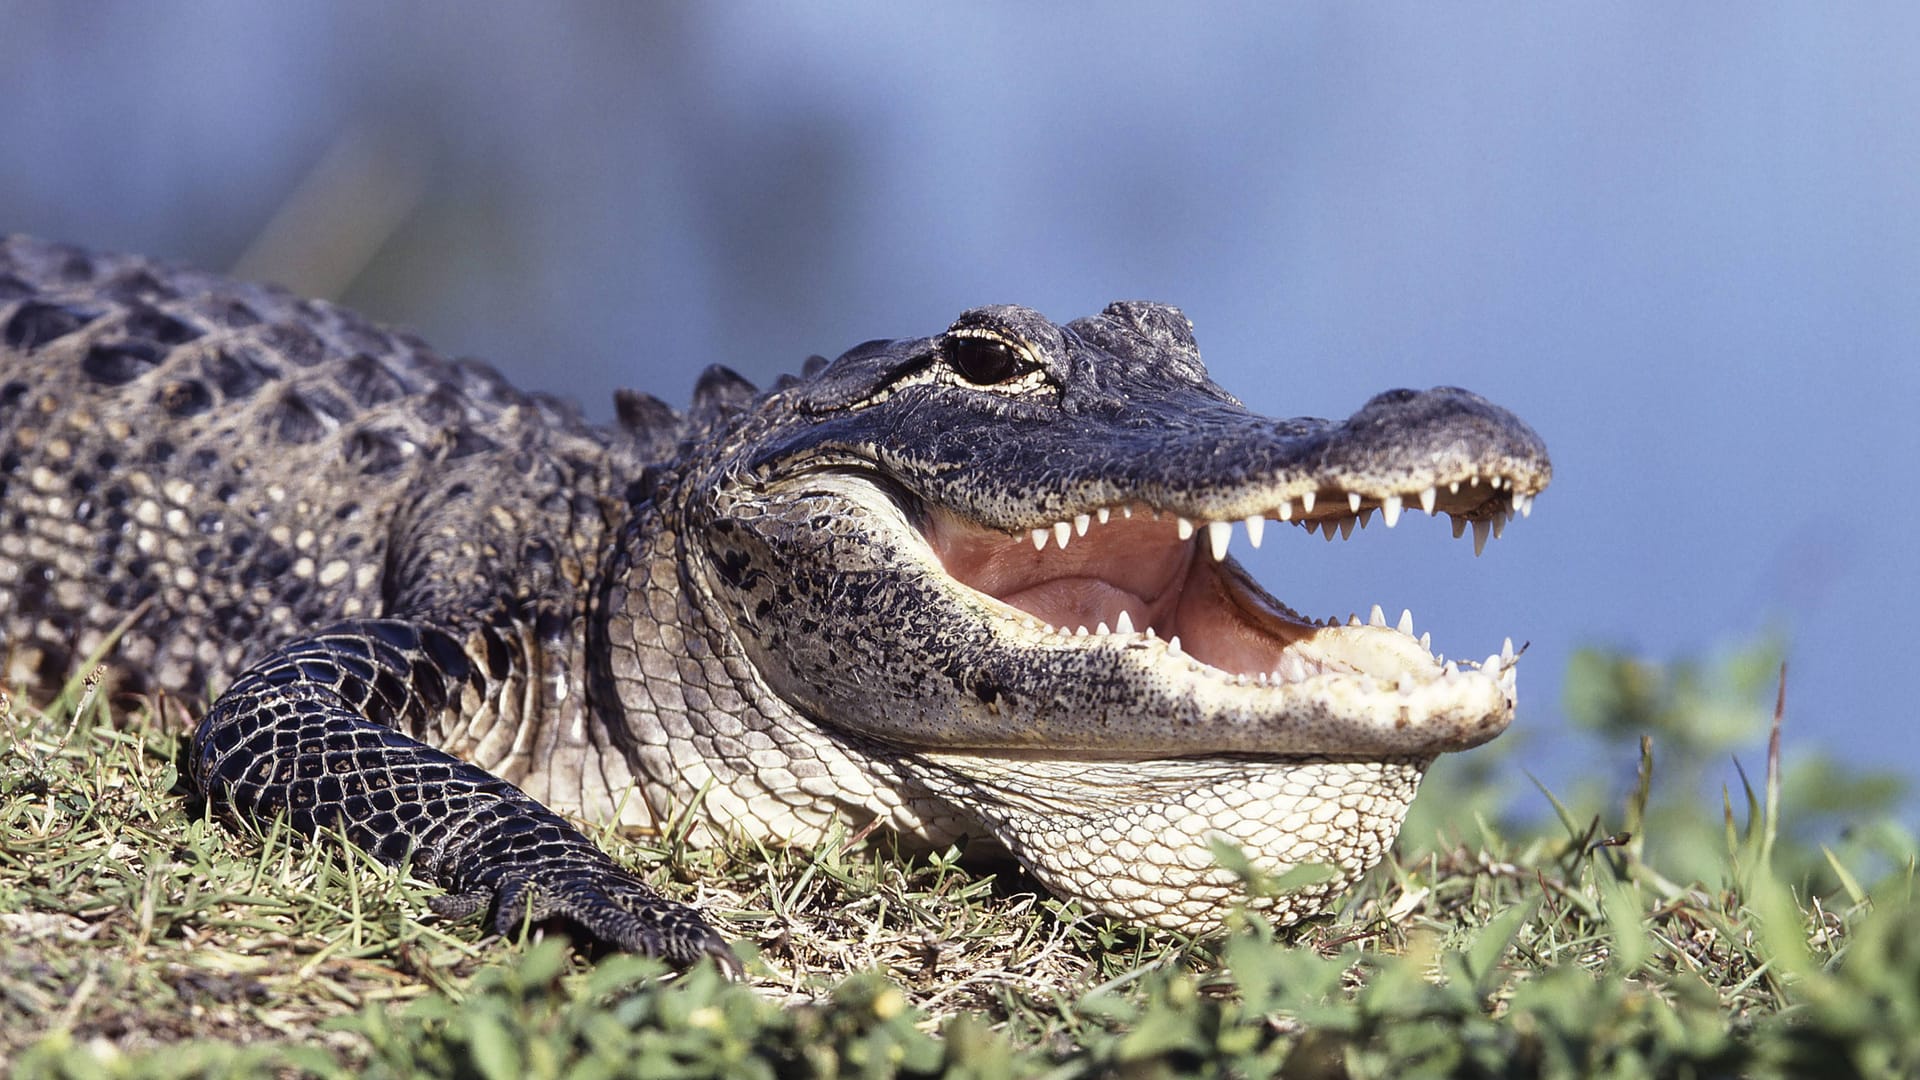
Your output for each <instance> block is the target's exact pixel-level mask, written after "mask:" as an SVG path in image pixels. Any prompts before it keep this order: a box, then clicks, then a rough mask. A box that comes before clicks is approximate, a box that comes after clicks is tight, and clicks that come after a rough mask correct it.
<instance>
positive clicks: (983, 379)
mask: <svg viewBox="0 0 1920 1080" xmlns="http://www.w3.org/2000/svg"><path fill="white" fill-rule="evenodd" d="M947 355H948V357H949V358H950V359H951V360H952V361H953V366H954V369H955V370H957V371H959V372H960V375H961V377H962V378H964V379H966V380H967V381H968V382H970V383H973V384H974V385H976V386H992V385H993V384H994V383H1003V382H1006V381H1007V380H1008V379H1011V378H1013V377H1014V376H1015V375H1018V374H1020V372H1021V371H1022V370H1023V369H1024V368H1025V367H1026V364H1025V363H1024V362H1023V360H1022V358H1021V356H1020V354H1019V353H1017V352H1015V351H1014V349H1013V346H1011V345H1009V344H1007V343H1006V342H1004V341H1001V340H1000V339H998V338H990V337H956V338H953V339H952V340H951V341H950V343H949V345H948V350H947Z"/></svg>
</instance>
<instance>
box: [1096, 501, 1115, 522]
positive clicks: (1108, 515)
mask: <svg viewBox="0 0 1920 1080" xmlns="http://www.w3.org/2000/svg"><path fill="white" fill-rule="evenodd" d="M1093 516H1094V517H1097V518H1099V519H1100V524H1102V525H1105V524H1106V523H1107V522H1109V521H1111V520H1113V508H1112V507H1110V506H1103V507H1101V508H1100V509H1099V510H1097V511H1095V512H1094V515H1093Z"/></svg>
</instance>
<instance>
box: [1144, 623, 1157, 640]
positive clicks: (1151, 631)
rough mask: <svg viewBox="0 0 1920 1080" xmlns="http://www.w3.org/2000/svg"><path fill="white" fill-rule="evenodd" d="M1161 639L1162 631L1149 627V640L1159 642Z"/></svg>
mask: <svg viewBox="0 0 1920 1080" xmlns="http://www.w3.org/2000/svg"><path fill="white" fill-rule="evenodd" d="M1159 639H1160V631H1158V630H1155V629H1154V628H1153V627H1151V626H1149V627H1147V640H1149V641H1158V640H1159Z"/></svg>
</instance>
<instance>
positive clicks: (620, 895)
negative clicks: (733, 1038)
mask: <svg viewBox="0 0 1920 1080" xmlns="http://www.w3.org/2000/svg"><path fill="white" fill-rule="evenodd" d="M428 906H430V907H432V908H433V910H434V912H435V913H436V914H438V915H440V916H442V917H444V918H448V919H456V920H458V919H468V918H472V917H474V916H475V915H479V914H480V913H482V912H484V911H486V910H488V909H492V911H493V930H494V932H495V933H497V934H499V935H500V936H502V937H511V936H513V935H514V934H517V933H519V932H520V928H521V927H522V926H523V925H524V924H525V923H526V922H528V921H529V920H530V921H532V922H544V921H546V920H548V919H562V920H565V921H566V922H569V923H572V924H573V925H574V926H576V927H578V928H580V929H581V930H584V931H586V932H587V934H588V935H590V936H592V937H593V938H594V939H595V940H598V941H601V942H603V943H605V944H607V945H610V946H613V947H614V948H618V949H623V950H625V951H627V952H634V953H640V954H642V955H645V956H657V957H659V958H660V959H662V960H665V961H667V962H668V963H670V964H672V965H674V966H675V967H681V968H685V967H690V966H692V965H693V964H694V963H695V962H696V961H698V960H699V959H700V958H701V957H703V956H704V957H711V958H712V959H713V960H714V962H715V963H717V964H718V965H719V966H720V969H721V970H722V971H724V972H726V973H727V974H728V975H730V976H732V977H734V978H739V977H740V976H741V975H743V974H745V971H746V969H745V968H744V967H743V966H742V965H741V963H740V958H739V957H737V956H735V955H734V953H733V950H732V949H731V948H729V947H728V945H727V943H726V940H725V939H723V938H722V937H721V936H720V935H719V934H718V933H716V932H715V931H714V929H713V928H712V927H711V926H709V925H707V921H706V920H705V919H704V918H702V917H701V916H700V913H699V912H698V911H695V910H694V909H693V908H691V907H688V906H687V905H686V904H681V903H676V902H675V901H672V900H668V899H665V898H664V897H662V896H660V895H659V894H658V893H656V892H654V891H653V890H652V889H650V888H648V887H647V886H646V885H645V884H643V883H642V882H641V881H640V880H639V879H637V878H635V877H633V876H632V875H631V874H629V873H627V872H626V871H625V870H622V869H621V868H620V867H618V866H617V865H614V864H613V863H612V862H611V861H609V862H607V863H604V864H599V863H594V864H588V865H579V864H573V865H566V866H561V867H552V868H548V869H545V870H541V871H535V872H531V873H526V872H509V873H508V874H506V875H505V876H504V877H502V878H501V879H500V880H499V884H498V886H497V887H489V886H481V887H478V888H474V889H471V890H469V891H466V892H460V893H448V894H446V895H443V896H436V897H434V898H433V899H432V900H429V901H428Z"/></svg>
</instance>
